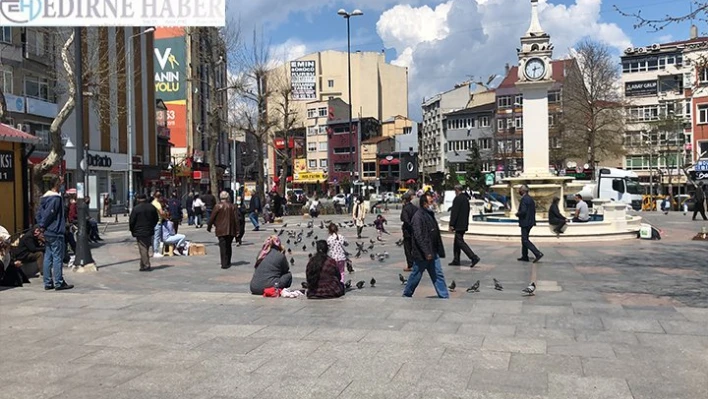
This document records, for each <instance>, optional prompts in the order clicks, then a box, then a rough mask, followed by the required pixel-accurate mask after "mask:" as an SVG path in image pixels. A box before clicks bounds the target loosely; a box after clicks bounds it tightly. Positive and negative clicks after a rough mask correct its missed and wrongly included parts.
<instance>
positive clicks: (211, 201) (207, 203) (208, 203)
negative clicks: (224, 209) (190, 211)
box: [202, 191, 216, 220]
mask: <svg viewBox="0 0 708 399" xmlns="http://www.w3.org/2000/svg"><path fill="white" fill-rule="evenodd" d="M202 201H204V208H205V217H206V220H209V219H210V218H211V211H212V210H213V209H214V207H215V206H216V197H214V195H213V194H212V193H211V191H207V192H206V194H204V195H202Z"/></svg>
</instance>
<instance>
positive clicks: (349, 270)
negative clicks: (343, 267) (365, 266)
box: [347, 262, 354, 273]
mask: <svg viewBox="0 0 708 399" xmlns="http://www.w3.org/2000/svg"><path fill="white" fill-rule="evenodd" d="M347 271H348V272H349V273H354V267H353V266H352V264H351V262H347Z"/></svg>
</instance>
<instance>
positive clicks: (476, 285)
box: [467, 280, 479, 292]
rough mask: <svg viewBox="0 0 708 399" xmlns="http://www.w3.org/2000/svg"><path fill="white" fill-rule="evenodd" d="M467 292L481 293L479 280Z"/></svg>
mask: <svg viewBox="0 0 708 399" xmlns="http://www.w3.org/2000/svg"><path fill="white" fill-rule="evenodd" d="M467 292H479V280H477V282H476V283H474V284H473V285H472V286H471V287H470V288H468V289H467Z"/></svg>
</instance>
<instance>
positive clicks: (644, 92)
mask: <svg viewBox="0 0 708 399" xmlns="http://www.w3.org/2000/svg"><path fill="white" fill-rule="evenodd" d="M657 89H658V82H657V81H656V80H643V81H640V82H627V83H625V84H624V95H625V96H627V97H639V96H655V95H656V93H657Z"/></svg>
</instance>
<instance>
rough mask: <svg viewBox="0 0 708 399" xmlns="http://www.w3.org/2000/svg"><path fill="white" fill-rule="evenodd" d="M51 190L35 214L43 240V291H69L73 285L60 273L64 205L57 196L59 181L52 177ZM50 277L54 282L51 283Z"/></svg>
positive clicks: (62, 253)
mask: <svg viewBox="0 0 708 399" xmlns="http://www.w3.org/2000/svg"><path fill="white" fill-rule="evenodd" d="M50 183H51V187H52V188H51V189H50V190H49V191H47V192H46V193H45V194H44V195H43V196H42V199H41V200H40V203H39V210H38V212H37V225H38V227H39V228H40V229H41V230H42V233H43V234H44V239H45V248H46V249H45V253H44V265H43V267H44V273H43V274H44V289H45V290H51V289H54V290H57V291H62V290H70V289H72V288H74V286H73V285H71V284H68V283H67V282H66V281H64V275H63V271H62V266H63V260H64V251H65V250H66V242H65V241H64V233H65V232H66V215H64V203H63V201H62V198H61V194H59V188H60V187H61V179H59V177H56V176H55V177H52V179H51V182H50ZM52 277H53V278H54V280H53V281H52Z"/></svg>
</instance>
